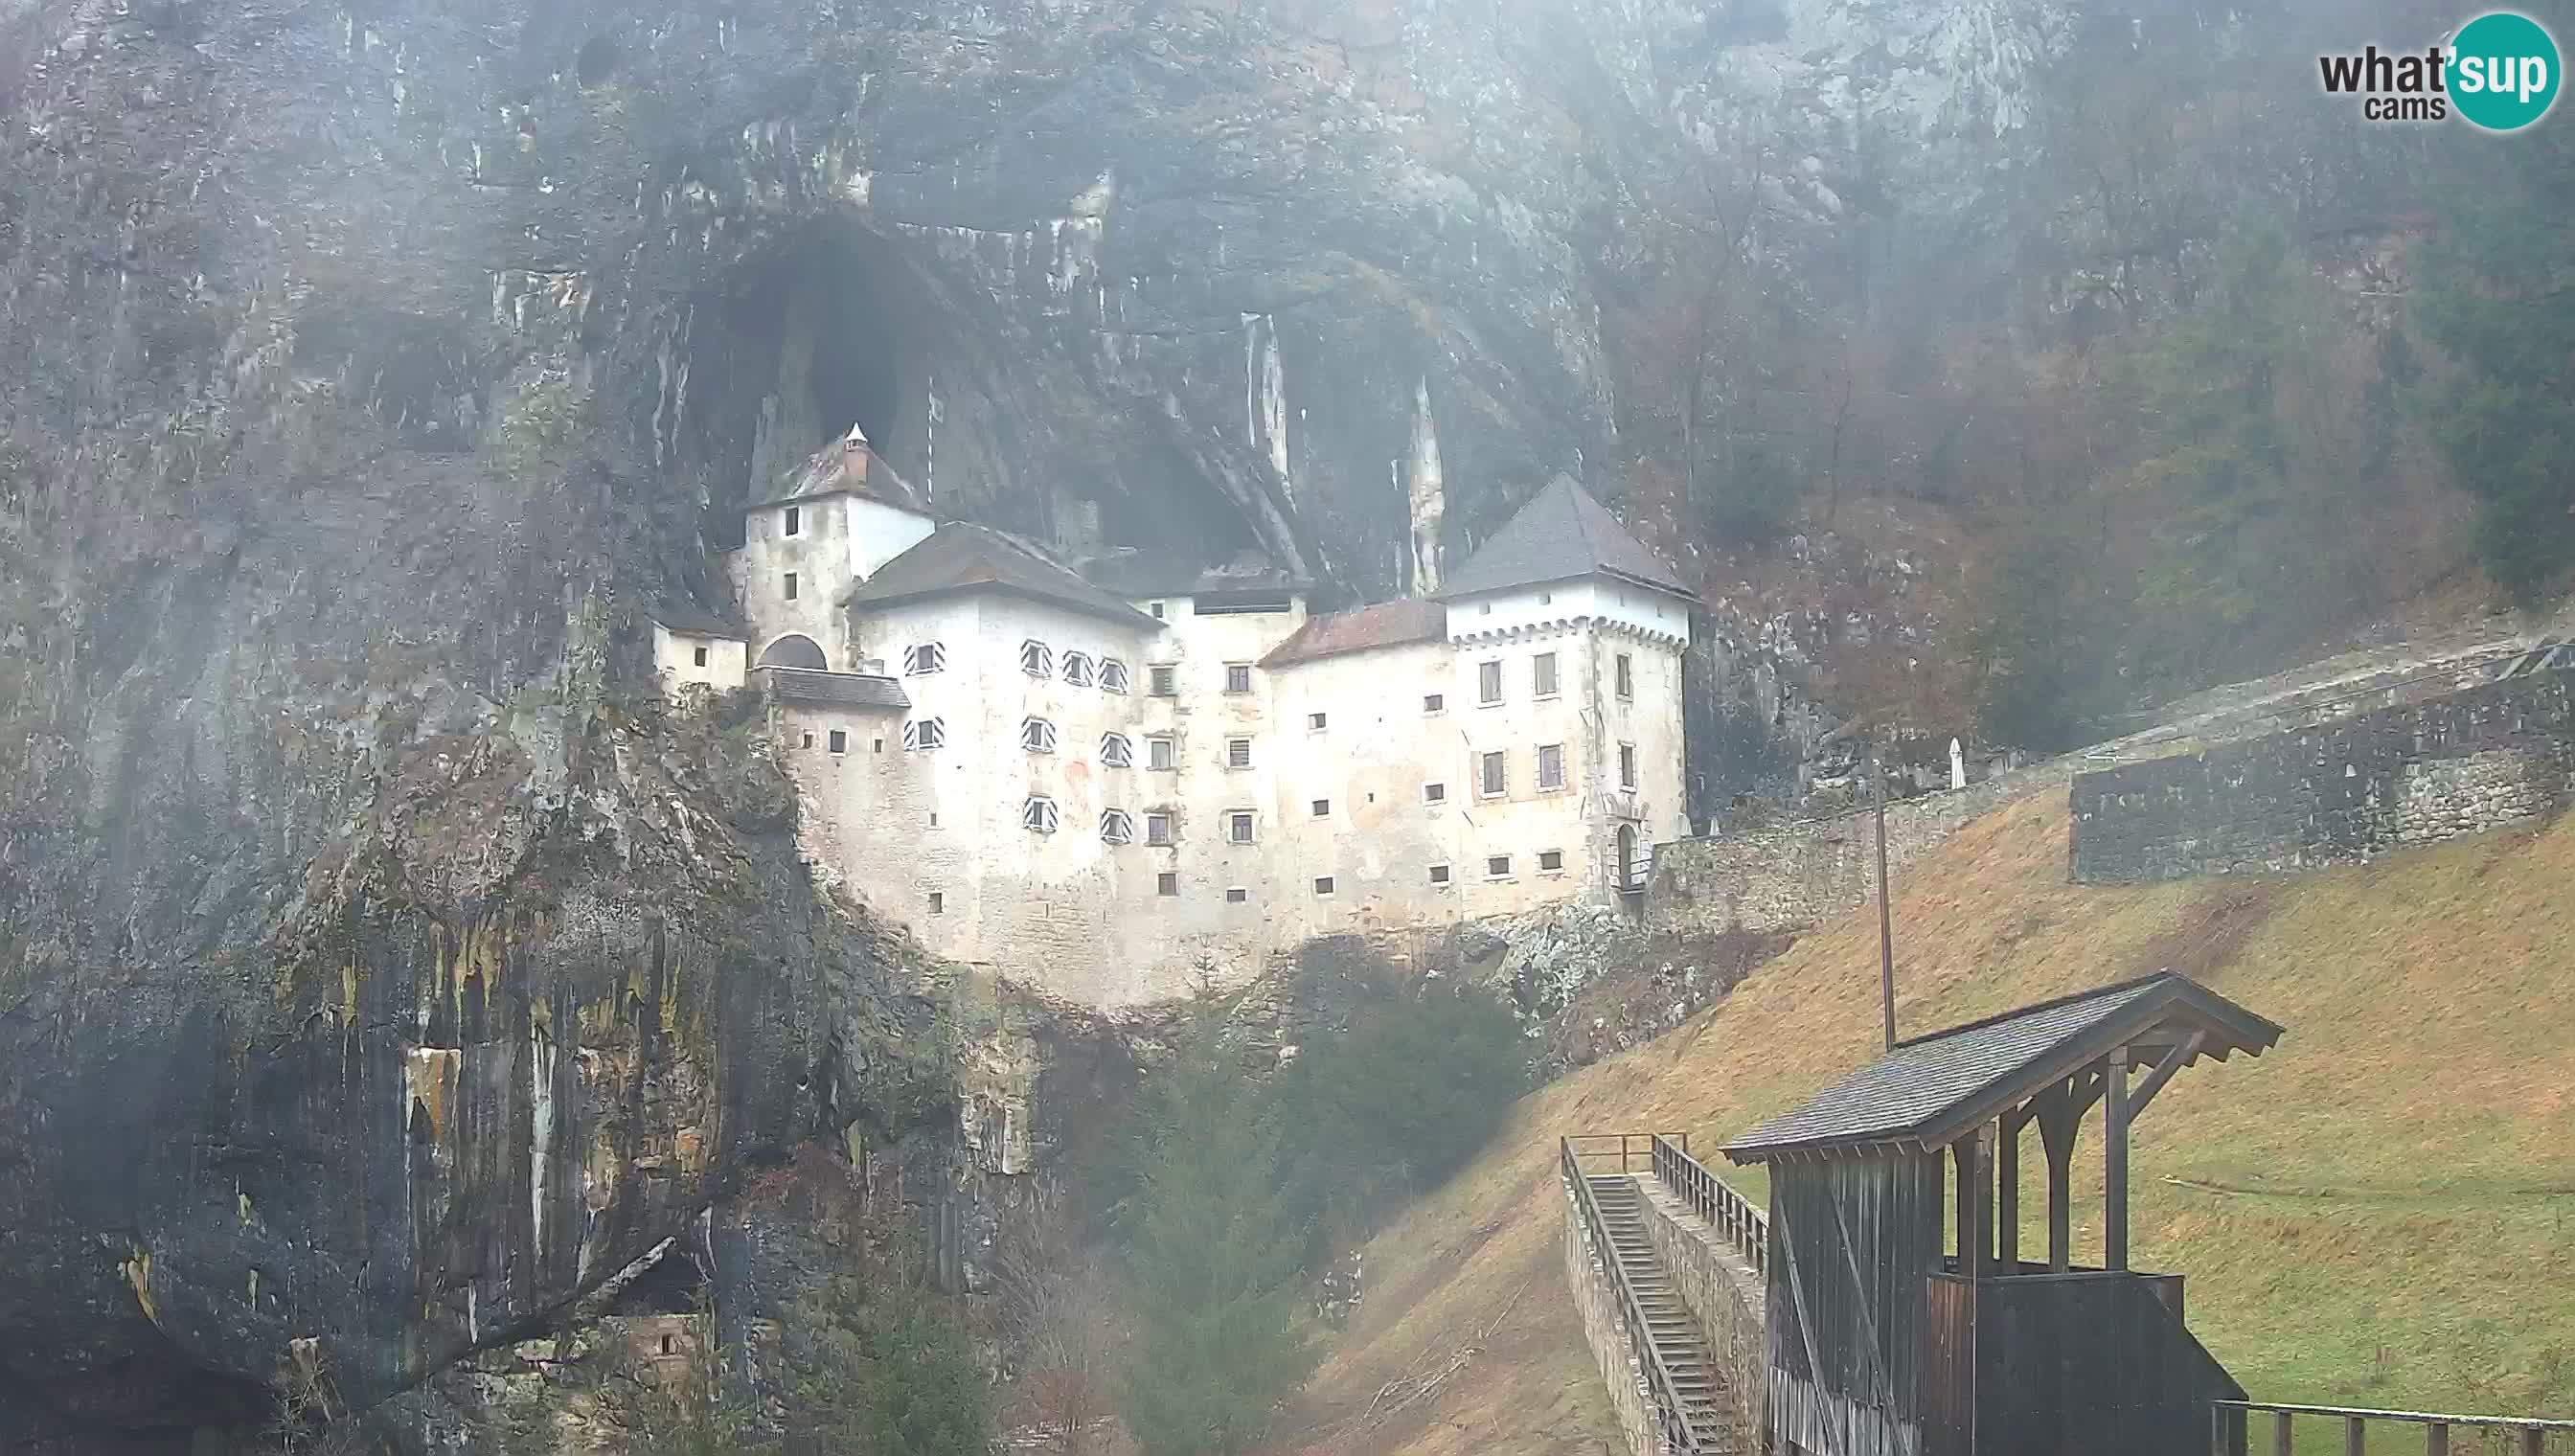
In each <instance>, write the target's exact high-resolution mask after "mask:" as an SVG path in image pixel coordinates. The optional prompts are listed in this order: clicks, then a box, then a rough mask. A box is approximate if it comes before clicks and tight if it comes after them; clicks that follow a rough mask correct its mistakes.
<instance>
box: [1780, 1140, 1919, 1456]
mask: <svg viewBox="0 0 2575 1456" xmlns="http://www.w3.org/2000/svg"><path fill="white" fill-rule="evenodd" d="M1942 1172H1943V1167H1942V1163H1941V1160H1940V1159H1939V1158H1938V1157H1937V1156H1935V1155H1921V1154H1916V1155H1908V1156H1894V1157H1880V1158H1859V1159H1836V1160H1834V1161H1831V1162H1813V1163H1783V1164H1778V1165H1774V1166H1773V1167H1772V1169H1771V1174H1770V1288H1769V1319H1770V1350H1771V1379H1770V1399H1771V1424H1772V1428H1773V1430H1774V1431H1776V1432H1777V1434H1778V1435H1779V1436H1780V1437H1781V1438H1783V1439H1785V1440H1788V1441H1793V1442H1795V1443H1796V1444H1797V1445H1799V1446H1801V1447H1804V1448H1806V1449H1807V1450H1810V1451H1828V1452H1833V1453H1836V1456H1918V1453H1919V1452H1920V1451H1921V1449H1922V1446H1921V1434H1920V1429H1919V1426H1918V1424H1917V1422H1916V1419H1915V1412H1916V1410H1917V1409H1918V1400H1917V1396H1916V1387H1917V1376H1916V1367H1917V1364H1918V1362H1919V1357H1920V1351H1921V1324H1922V1318H1923V1310H1924V1298H1925V1279H1926V1276H1928V1275H1929V1274H1930V1273H1931V1272H1932V1271H1934V1270H1936V1269H1938V1268H1939V1267H1940V1235H1941V1228H1940V1221H1941V1212H1940V1197H1941V1187H1942Z"/></svg>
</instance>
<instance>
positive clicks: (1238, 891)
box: [1225, 884, 1252, 905]
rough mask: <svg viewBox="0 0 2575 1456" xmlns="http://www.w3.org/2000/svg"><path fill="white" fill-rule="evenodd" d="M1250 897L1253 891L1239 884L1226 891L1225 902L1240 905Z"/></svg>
mask: <svg viewBox="0 0 2575 1456" xmlns="http://www.w3.org/2000/svg"><path fill="white" fill-rule="evenodd" d="M1250 898H1252V891H1250V890H1248V889H1245V888H1244V887H1243V886H1242V885H1239V884H1238V885H1236V886H1235V887H1233V888H1232V889H1229V890H1227V891H1226V892H1225V902H1226V903H1227V904H1230V905H1239V904H1241V903H1243V902H1244V901H1245V900H1248V899H1250Z"/></svg>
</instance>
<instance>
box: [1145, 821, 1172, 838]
mask: <svg viewBox="0 0 2575 1456" xmlns="http://www.w3.org/2000/svg"><path fill="white" fill-rule="evenodd" d="M1145 842H1146V843H1148V844H1168V843H1170V842H1172V816H1171V815H1170V814H1167V813H1160V814H1158V813H1149V814H1147V815H1145Z"/></svg>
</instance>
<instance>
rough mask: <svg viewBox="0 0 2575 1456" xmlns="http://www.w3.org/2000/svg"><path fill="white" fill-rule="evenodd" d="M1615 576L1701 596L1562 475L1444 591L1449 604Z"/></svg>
mask: <svg viewBox="0 0 2575 1456" xmlns="http://www.w3.org/2000/svg"><path fill="white" fill-rule="evenodd" d="M1595 575H1596V576H1606V577H1616V578H1618V579H1619V580H1621V581H1627V582H1633V583H1635V584H1636V585H1638V586H1640V587H1651V588H1653V589H1654V590H1656V591H1659V592H1669V593H1672V594H1673V595H1675V596H1680V597H1696V596H1697V595H1698V594H1697V593H1695V592H1692V591H1691V590H1690V589H1689V588H1687V587H1684V586H1682V585H1681V582H1680V578H1679V577H1678V576H1677V575H1675V574H1674V573H1673V571H1672V569H1671V568H1670V567H1668V566H1666V565H1664V563H1663V562H1662V561H1661V560H1660V559H1659V558H1657V557H1656V556H1655V555H1654V554H1653V553H1652V552H1650V551H1647V550H1646V549H1645V546H1644V543H1642V542H1640V541H1638V540H1636V538H1635V537H1633V536H1631V535H1629V534H1628V532H1627V528H1626V527H1624V526H1621V525H1619V524H1618V518H1616V517H1615V516H1612V515H1610V514H1609V510H1608V508H1607V507H1605V506H1603V505H1601V504H1600V503H1599V502H1598V501H1595V500H1593V499H1592V498H1591V493H1590V492H1588V491H1585V490H1584V489H1582V488H1581V487H1580V486H1577V485H1575V484H1574V483H1573V477H1571V476H1565V475H1559V476H1557V477H1556V478H1555V479H1554V480H1552V481H1549V482H1548V483H1547V485H1546V488H1545V489H1544V490H1541V491H1539V492H1538V493H1537V494H1536V495H1534V496H1531V497H1530V498H1529V501H1528V504H1527V505H1525V506H1522V507H1521V508H1520V509H1519V514H1518V515H1516V516H1513V517H1512V518H1511V519H1510V520H1509V521H1508V522H1507V523H1505V524H1504V525H1503V527H1502V529H1501V530H1499V531H1497V532H1495V533H1493V538H1492V540H1490V541H1487V542H1485V543H1484V544H1483V545H1482V546H1480V547H1478V548H1476V551H1475V554H1474V555H1473V556H1471V557H1469V558H1467V559H1466V564H1465V565H1464V566H1462V567H1459V568H1458V569H1457V574H1456V575H1455V576H1454V577H1452V578H1450V579H1449V581H1448V583H1447V586H1446V588H1445V589H1444V590H1442V591H1441V592H1440V594H1439V595H1440V597H1441V598H1442V599H1443V600H1446V601H1454V600H1456V599H1457V598H1459V597H1471V596H1474V595H1476V594H1477V593H1482V592H1503V591H1508V590H1510V589H1511V588H1513V587H1533V586H1535V585H1537V584H1538V583H1540V582H1561V581H1565V580H1568V579H1570V578H1573V577H1588V576H1595Z"/></svg>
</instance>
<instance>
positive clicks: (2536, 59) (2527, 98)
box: [2446, 10, 2561, 132]
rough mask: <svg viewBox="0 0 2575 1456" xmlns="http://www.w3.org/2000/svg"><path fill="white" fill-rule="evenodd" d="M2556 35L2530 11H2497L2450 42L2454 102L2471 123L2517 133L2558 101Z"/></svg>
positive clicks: (2469, 25)
mask: <svg viewBox="0 0 2575 1456" xmlns="http://www.w3.org/2000/svg"><path fill="white" fill-rule="evenodd" d="M2560 69H2561V68H2560V67H2559V65H2558V63H2557V39H2556V37H2554V36H2552V35H2550V34H2549V33H2548V28H2547V27H2546V26H2543V25H2541V24H2540V23H2539V22H2538V21H2536V20H2533V19H2531V18H2530V17H2529V16H2527V15H2515V14H2513V13H2512V12H2511V11H2509V10H2497V11H2494V12H2493V13H2491V14H2487V15H2480V16H2478V17H2477V18H2476V19H2474V20H2471V21H2469V22H2468V23H2467V24H2465V25H2463V26H2460V27H2459V33H2458V34H2457V35H2456V36H2454V37H2452V38H2451V40H2450V65H2449V75H2448V76H2447V78H2446V80H2447V83H2448V86H2449V89H2450V105H2452V106H2453V107H2455V108H2457V109H2458V113H2459V115H2460V116H2462V117H2465V118H2466V119H2467V121H2468V123H2469V124H2470V125H2471V126H2477V127H2482V128H2484V129H2485V130H2487V131H2490V132H2517V131H2519V130H2521V129H2522V128H2523V127H2526V126H2528V125H2530V124H2531V123H2532V122H2535V121H2537V120H2539V119H2540V118H2541V117H2543V116H2546V115H2547V114H2548V108H2549V107H2550V106H2551V105H2552V104H2554V103H2555V102H2556V100H2557V78H2558V73H2559V70H2560Z"/></svg>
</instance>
